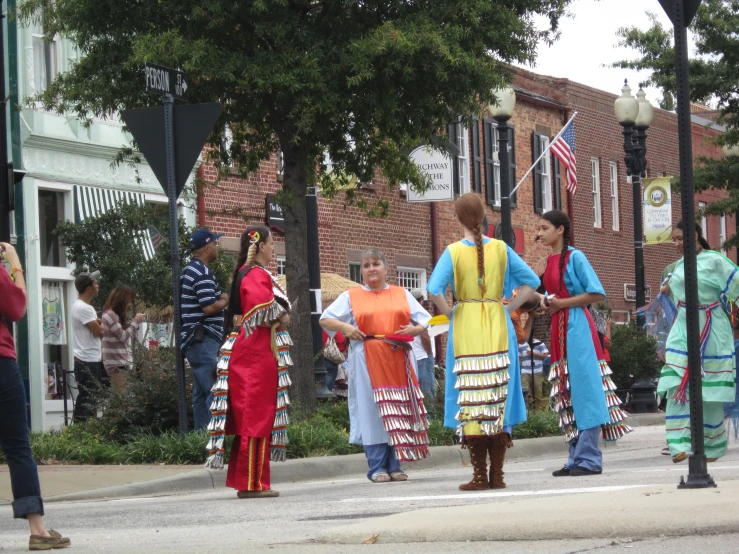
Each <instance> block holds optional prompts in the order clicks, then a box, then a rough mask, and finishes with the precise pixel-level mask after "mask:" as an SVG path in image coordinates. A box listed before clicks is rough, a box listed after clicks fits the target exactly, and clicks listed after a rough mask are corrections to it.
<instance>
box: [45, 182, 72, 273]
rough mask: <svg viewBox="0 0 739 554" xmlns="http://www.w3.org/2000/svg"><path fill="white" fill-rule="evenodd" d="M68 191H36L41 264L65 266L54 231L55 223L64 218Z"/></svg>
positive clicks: (65, 259) (61, 249) (62, 248)
mask: <svg viewBox="0 0 739 554" xmlns="http://www.w3.org/2000/svg"><path fill="white" fill-rule="evenodd" d="M67 195H68V193H66V192H63V191H57V190H43V189H40V190H39V191H38V228H39V247H40V254H41V257H40V262H41V265H43V266H47V267H67V258H66V256H65V252H64V247H63V246H62V245H61V242H60V241H59V236H58V235H56V234H55V233H54V229H56V227H57V225H59V223H61V222H62V221H64V220H65V219H66V217H65V200H66V198H65V197H66V196H67Z"/></svg>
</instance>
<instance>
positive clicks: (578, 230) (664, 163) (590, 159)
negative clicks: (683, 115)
mask: <svg viewBox="0 0 739 554" xmlns="http://www.w3.org/2000/svg"><path fill="white" fill-rule="evenodd" d="M561 85H562V86H563V90H564V91H565V94H566V102H567V105H568V107H569V108H570V109H571V110H573V111H574V110H576V111H577V112H578V116H577V118H576V120H575V121H576V133H577V145H578V151H577V162H578V170H577V174H578V182H579V184H578V192H577V194H576V195H575V197H574V199H573V219H574V221H575V245H576V246H577V247H578V248H580V249H581V250H583V252H585V254H586V255H587V257H588V259H589V260H590V262H591V263H592V264H593V267H594V268H595V270H596V273H597V274H598V276H599V278H600V279H601V281H602V283H603V285H604V287H605V288H606V293H607V295H608V300H609V305H610V307H611V308H612V309H613V310H614V311H616V315H617V317H619V318H621V320H624V319H625V318H627V317H628V312H629V311H630V310H633V308H634V302H627V301H625V300H624V285H625V284H633V283H634V254H633V252H634V250H633V237H634V218H633V195H632V186H631V184H629V183H628V182H627V178H626V166H625V164H624V162H623V157H624V156H623V136H622V135H621V128H620V126H619V125H618V122H617V121H616V118H615V116H614V114H613V103H614V101H615V100H616V97H617V95H615V94H609V93H606V92H603V91H599V90H596V89H593V88H590V87H586V86H584V85H580V84H578V83H573V82H571V81H565V82H563V83H561ZM714 127H715V126H714V125H713V124H712V122H711V121H710V120H707V119H704V118H701V117H699V116H697V115H694V116H693V124H692V137H693V155H694V157H696V158H697V157H699V156H702V155H703V156H708V157H719V156H723V153H722V151H721V149H720V148H718V147H716V146H715V145H713V144H711V143H710V138H711V137H713V136H716V135H717V134H718V133H719V131H718V130H717V129H716V128H714ZM646 145H647V176H648V177H658V176H663V175H664V176H674V175H678V174H679V153H678V135H677V116H676V115H675V114H674V113H670V112H666V111H663V110H655V114H654V120H653V121H652V124H651V126H650V127H649V130H648V131H647V141H646ZM723 196H724V193H723V192H722V191H721V192H716V191H709V192H706V193H702V194H700V195H696V197H695V204H696V207H699V206H701V205H705V203H710V202H712V201H715V200H718V199H720V198H722V197H723ZM672 211H673V222H674V223H677V222H678V221H680V219H681V202H680V193H679V191H673V193H672ZM735 225H736V222H735V217H734V216H728V215H727V216H722V217H717V216H712V217H709V218H708V219H707V221H704V225H703V226H704V234H705V236H706V237H707V239H708V241H709V243H710V244H711V245H712V246H713V247H714V248H716V247H718V246H719V245H720V244H721V243H722V242H723V241H724V240H726V238H727V237H728V236H730V235H732V234H733V233H734V232H735ZM727 233H728V235H727ZM727 254H728V255H729V257H731V258H732V259H736V252H735V251H734V249H732V251H731V252H727ZM679 257H680V254H678V253H677V252H676V250H675V248H674V246H673V245H672V244H662V245H645V246H644V266H645V274H646V275H645V284H646V285H647V286H648V287H651V291H650V292H652V293H653V294H652V296H654V295H656V293H657V292H658V289H659V284H660V283H659V281H660V275H661V273H662V270H663V269H664V268H665V266H667V265H668V264H670V263H672V262H674V261H676V260H677V259H678V258H679ZM647 299H649V295H647Z"/></svg>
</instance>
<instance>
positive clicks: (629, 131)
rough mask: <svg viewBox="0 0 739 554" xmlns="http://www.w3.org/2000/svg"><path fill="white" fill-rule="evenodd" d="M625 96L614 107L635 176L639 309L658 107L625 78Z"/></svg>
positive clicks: (626, 158)
mask: <svg viewBox="0 0 739 554" xmlns="http://www.w3.org/2000/svg"><path fill="white" fill-rule="evenodd" d="M621 93H622V94H621V96H619V97H618V98H617V99H616V102H615V103H614V106H613V110H614V112H615V113H616V119H618V122H619V124H620V125H621V126H622V127H623V135H624V152H625V156H624V162H625V163H626V175H628V176H629V177H631V187H632V196H633V200H634V287H635V288H636V298H635V300H636V309H637V310H638V309H639V308H641V307H642V306H644V304H646V298H645V290H646V289H645V285H644V221H643V217H642V214H643V212H642V178H643V177H644V176H645V175H646V173H645V171H646V168H647V157H646V154H647V147H646V142H647V129H648V128H649V125H650V124H651V123H652V117H653V115H654V108H653V107H652V105H651V104H650V103H649V102H648V101H647V99H646V95H645V94H644V91H643V90H641V89H639V92H637V93H636V96H637V97H636V98H634V97H633V96H632V95H631V88H629V85H628V82H627V81H624V86H623V88H622V89H621ZM637 325H638V327H639V329H642V328H643V327H644V316H641V315H640V316H638V317H637Z"/></svg>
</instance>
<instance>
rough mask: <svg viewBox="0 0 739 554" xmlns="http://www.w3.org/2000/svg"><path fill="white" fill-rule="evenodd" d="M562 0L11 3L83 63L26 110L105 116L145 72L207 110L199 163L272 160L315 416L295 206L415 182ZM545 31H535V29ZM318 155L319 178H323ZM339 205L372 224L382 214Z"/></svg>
mask: <svg viewBox="0 0 739 554" xmlns="http://www.w3.org/2000/svg"><path fill="white" fill-rule="evenodd" d="M568 2H569V0H503V1H500V2H491V1H490V0H411V1H408V0H384V1H379V0H368V1H361V2H360V1H356V0H343V1H342V0H239V1H234V0H138V1H136V2H100V1H99V0H25V1H24V2H21V3H20V5H19V11H20V17H21V18H22V19H24V20H31V19H36V20H41V21H43V24H44V26H45V33H46V37H47V38H52V37H54V36H56V35H57V34H58V35H60V36H62V37H67V38H69V39H71V41H72V42H73V43H74V44H75V45H76V46H77V48H78V50H79V51H80V52H81V54H82V57H81V58H80V59H79V60H78V61H76V62H75V63H73V64H72V66H71V68H70V69H69V71H68V72H67V73H65V74H63V75H60V76H58V77H57V78H56V80H55V81H54V82H53V83H52V84H51V85H50V86H49V87H48V88H47V90H46V91H45V92H44V93H42V94H40V96H39V97H38V98H36V99H34V100H36V101H39V102H41V103H42V105H43V106H44V108H45V109H47V110H57V111H59V112H63V113H69V112H72V113H76V114H77V115H78V116H79V117H80V118H82V119H87V118H90V117H91V116H98V117H105V116H109V115H110V114H112V113H114V112H116V111H118V110H121V109H124V108H136V107H142V106H151V105H156V104H158V102H159V101H158V99H157V98H155V97H153V96H152V95H150V94H147V93H145V92H144V87H143V83H144V77H143V64H144V62H147V61H150V62H154V63H158V64H162V65H166V66H171V67H178V68H181V69H183V70H185V71H187V72H188V73H189V74H190V76H191V85H192V86H191V88H190V101H191V102H212V101H219V102H221V103H222V104H223V105H224V111H223V114H222V116H221V118H220V120H219V122H218V124H217V125H216V129H215V131H214V133H213V136H211V143H212V144H223V143H224V141H223V140H222V139H223V137H224V136H225V135H226V129H227V128H228V129H229V133H230V134H231V136H232V137H233V141H232V142H231V145H230V147H222V148H220V149H218V148H216V149H214V150H213V152H212V155H213V156H214V157H215V159H216V165H217V166H218V167H219V168H221V170H222V171H223V172H224V174H225V172H226V171H227V166H228V165H229V164H230V162H236V164H237V165H238V167H239V168H240V171H241V172H242V174H243V175H245V174H247V173H248V172H250V171H254V170H256V169H257V167H258V164H259V162H260V161H261V160H264V159H266V158H267V157H268V156H270V155H271V154H273V153H274V152H275V150H276V149H277V148H278V147H279V149H280V150H281V151H282V153H283V159H284V177H283V190H282V194H281V202H282V204H283V208H284V212H285V226H286V230H285V242H286V246H285V252H286V258H287V267H286V273H287V285H288V289H289V290H290V291H292V292H291V294H296V295H297V298H298V300H299V302H298V304H297V308H296V312H295V313H294V314H293V319H292V334H293V341H294V343H295V348H294V349H293V358H294V360H295V371H294V375H293V381H294V383H295V386H294V389H295V390H294V391H293V392H294V396H295V397H296V399H298V400H299V401H300V403H301V406H302V407H303V409H305V410H307V411H313V410H314V409H315V402H316V401H315V394H314V380H313V371H312V368H313V353H312V340H311V335H310V333H311V332H310V296H309V295H310V293H309V287H308V272H307V252H308V244H307V236H308V234H307V227H306V215H305V195H306V192H307V191H308V189H309V188H310V187H313V186H316V185H317V184H320V186H321V188H322V194H324V195H326V196H327V197H331V196H332V195H333V194H335V193H336V191H337V190H338V189H339V188H341V187H342V185H345V184H346V183H347V182H348V181H350V180H353V179H355V178H356V179H358V180H359V181H365V182H366V181H370V180H371V179H372V178H373V177H374V176H375V174H376V172H377V171H382V173H383V174H384V175H385V176H386V177H387V178H388V180H389V182H390V184H391V186H394V185H397V184H398V183H402V182H409V183H411V184H412V185H414V186H416V187H417V188H419V189H420V190H425V188H426V187H427V185H428V181H427V179H425V178H424V177H423V176H422V175H421V174H420V173H419V171H418V170H417V169H416V167H415V166H414V165H413V164H412V163H411V161H410V159H409V158H408V152H409V151H410V149H411V148H412V147H413V146H415V145H417V144H418V143H420V142H424V141H425V142H430V143H434V144H438V143H445V142H446V139H442V138H441V137H439V136H438V133H439V131H440V130H443V129H445V128H446V126H447V124H448V123H449V122H451V121H453V120H456V118H457V117H458V116H459V115H460V114H462V115H464V116H465V117H467V118H470V117H472V116H473V115H474V114H477V113H479V112H480V106H483V105H486V104H488V103H490V102H492V101H494V93H493V92H492V91H493V89H495V88H498V87H501V86H503V85H505V84H506V83H507V82H509V81H510V78H511V75H510V66H509V64H510V63H514V62H515V63H530V62H532V61H533V59H534V57H535V52H536V46H537V44H538V43H539V42H540V41H541V40H553V39H554V38H556V32H557V25H558V21H559V18H560V17H561V16H562V15H564V11H565V8H566V6H567V4H568ZM538 15H540V16H544V18H545V20H546V21H547V22H548V23H549V26H548V27H549V28H546V29H543V30H541V29H539V28H537V25H536V24H535V22H534V18H535V16H538ZM324 153H327V154H328V156H330V159H331V161H332V166H333V171H332V172H331V175H327V168H326V167H325V166H322V165H321V161H322V160H323V156H324ZM363 194H364V193H353V192H351V191H350V192H349V193H348V195H349V196H348V201H349V202H356V203H357V205H359V206H360V207H367V209H369V210H370V211H371V212H372V213H375V214H383V213H387V210H388V205H387V204H386V203H383V202H379V201H378V202H376V203H374V204H372V205H370V203H368V202H366V198H365V197H364V196H363Z"/></svg>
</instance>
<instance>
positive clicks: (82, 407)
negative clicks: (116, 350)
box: [74, 358, 110, 422]
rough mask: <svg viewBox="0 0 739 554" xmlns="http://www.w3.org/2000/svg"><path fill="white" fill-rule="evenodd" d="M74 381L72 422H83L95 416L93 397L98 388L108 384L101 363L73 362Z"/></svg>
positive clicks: (106, 375)
mask: <svg viewBox="0 0 739 554" xmlns="http://www.w3.org/2000/svg"><path fill="white" fill-rule="evenodd" d="M74 380H75V381H77V398H76V399H75V401H74V421H75V422H80V421H84V420H86V419H88V418H90V417H94V416H95V415H96V408H95V396H96V392H97V391H98V388H99V387H101V386H107V385H108V384H109V383H110V379H108V374H107V373H105V369H104V368H103V362H83V361H81V360H78V359H76V358H75V360H74Z"/></svg>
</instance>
